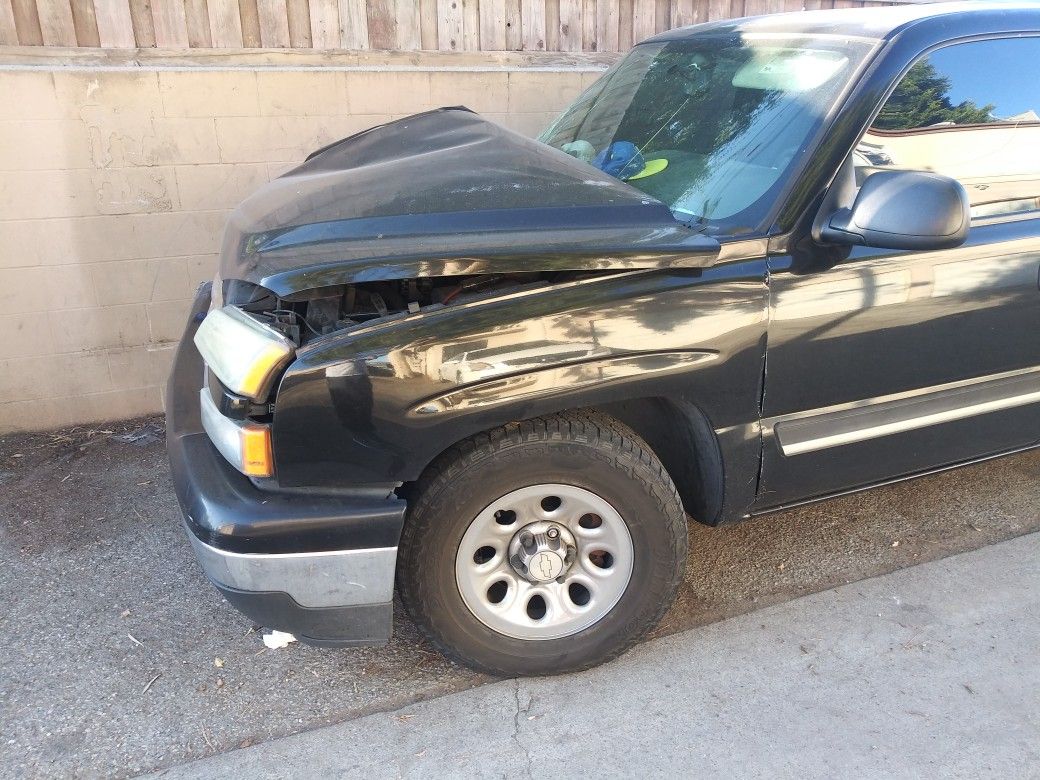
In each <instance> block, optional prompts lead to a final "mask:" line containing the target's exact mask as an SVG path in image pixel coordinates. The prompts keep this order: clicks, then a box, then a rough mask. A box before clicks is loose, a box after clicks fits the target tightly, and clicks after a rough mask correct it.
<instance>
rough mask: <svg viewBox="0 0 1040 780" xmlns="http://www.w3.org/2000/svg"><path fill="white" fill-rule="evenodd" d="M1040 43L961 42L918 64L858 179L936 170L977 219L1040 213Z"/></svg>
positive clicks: (887, 113)
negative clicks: (957, 187)
mask: <svg viewBox="0 0 1040 780" xmlns="http://www.w3.org/2000/svg"><path fill="white" fill-rule="evenodd" d="M1037 62H1040V38H1004V39H998V40H989V41H973V42H971V43H960V44H955V45H953V46H947V47H945V48H942V49H938V50H936V51H934V52H932V53H931V54H929V55H928V56H927V57H923V58H922V59H920V60H918V61H917V62H916V63H915V64H914V65H913V67H911V68H910V71H909V72H908V73H907V74H906V76H904V77H903V80H902V81H901V82H900V83H899V85H898V86H897V87H896V89H895V91H894V92H893V93H892V95H891V97H889V99H888V101H887V102H886V103H885V105H884V106H883V107H882V109H881V112H880V113H879V114H878V116H877V118H876V119H875V120H874V124H873V126H872V127H871V128H870V130H868V131H867V133H866V135H864V136H863V138H862V140H861V141H860V143H859V145H858V146H857V147H856V151H855V164H856V180H857V183H862V181H863V179H865V178H866V177H867V176H869V175H870V174H871V173H874V172H875V171H878V170H885V169H908V170H920V171H934V172H935V173H940V174H943V175H945V176H950V177H952V178H954V179H957V180H959V181H960V182H961V184H963V185H964V187H965V189H966V190H967V191H968V197H969V199H970V200H971V213H972V216H973V217H989V216H999V215H1006V214H1016V213H1020V212H1027V211H1034V210H1037V209H1040V78H1038V77H1037V73H1036V69H1035V63H1037Z"/></svg>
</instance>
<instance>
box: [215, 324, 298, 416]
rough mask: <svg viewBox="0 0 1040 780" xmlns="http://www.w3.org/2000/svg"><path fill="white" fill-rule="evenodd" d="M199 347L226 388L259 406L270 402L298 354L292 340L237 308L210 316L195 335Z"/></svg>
mask: <svg viewBox="0 0 1040 780" xmlns="http://www.w3.org/2000/svg"><path fill="white" fill-rule="evenodd" d="M195 345H196V346H197V347H198V348H199V354H201V355H202V359H203V360H205V361H206V365H208V366H209V367H210V369H211V370H212V371H213V373H214V374H216V375H217V378H218V379H220V381H221V382H223V384H224V386H225V387H227V388H228V389H229V390H230V391H231V392H233V393H237V394H238V395H244V396H245V397H246V398H250V399H252V400H253V401H256V402H257V403H260V402H262V401H264V400H266V399H267V396H268V395H269V394H270V392H271V385H272V384H273V383H274V380H275V377H277V376H278V372H279V371H280V370H281V369H283V368H285V366H287V365H288V364H289V361H290V360H292V357H293V354H294V353H295V351H296V347H295V345H294V344H293V343H292V342H291V341H289V339H287V338H286V337H285V336H283V335H282V334H281V333H279V332H278V331H276V330H275V329H274V328H272V327H269V326H267V325H264V324H263V323H262V322H260V321H258V320H256V319H254V318H253V317H250V316H249V315H248V314H246V313H245V312H244V311H242V310H241V309H239V308H238V307H237V306H224V307H222V308H220V309H214V310H213V311H211V312H210V313H209V314H207V315H206V319H204V320H203V321H202V325H200V326H199V329H198V330H197V331H196V332H195Z"/></svg>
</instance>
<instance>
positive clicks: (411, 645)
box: [0, 419, 1040, 777]
mask: <svg viewBox="0 0 1040 780" xmlns="http://www.w3.org/2000/svg"><path fill="white" fill-rule="evenodd" d="M162 433H163V432H162V426H161V420H158V419H149V420H139V421H135V422H132V423H127V424H122V425H118V426H109V427H106V428H80V429H75V430H72V431H64V432H59V433H44V434H35V435H17V436H6V437H2V438H0V517H2V520H0V588H2V592H3V593H4V609H2V610H0V777H26V776H44V777H48V776H49V777H69V776H76V775H78V776H90V777H93V776H100V775H105V776H131V775H135V774H140V773H143V772H149V771H155V770H161V769H163V768H167V767H174V766H178V765H182V764H185V763H186V762H191V761H194V760H196V759H199V758H204V757H207V756H213V755H217V754H221V753H224V752H226V751H229V750H234V749H236V748H240V747H242V746H249V745H255V744H261V743H265V742H272V741H275V740H278V739H280V738H282V737H286V736H288V735H292V734H296V733H299V732H305V731H309V730H313V729H318V728H321V727H325V726H329V725H333V724H340V723H346V722H348V721H353V720H357V719H358V718H362V717H365V716H368V715H373V714H378V713H384V712H397V711H399V710H400V709H401V708H402V707H409V706H414V705H415V704H416V702H421V701H424V700H430V699H433V698H436V697H440V696H444V695H445V694H451V693H455V692H460V691H469V690H476V691H477V693H476V694H475V695H476V696H478V697H479V696H481V695H483V692H485V691H487V692H490V691H492V690H498V688H495V687H494V685H490V686H489V683H495V682H496V681H494V680H491V679H490V678H487V677H485V676H481V675H477V674H474V673H472V672H470V671H469V670H467V669H463V668H460V667H458V666H455V665H453V664H450V663H448V662H447V661H445V660H444V659H443V658H442V657H441V656H440V655H438V654H437V653H436V652H435V651H434V650H433V649H432V648H431V647H430V646H428V645H427V644H426V643H425V642H423V641H422V640H421V638H420V636H419V633H418V631H417V630H416V628H415V626H413V625H412V624H411V623H410V622H409V621H408V620H407V619H406V618H405V617H403V615H402V614H401V612H400V610H398V614H397V617H396V619H395V635H394V638H393V639H392V641H391V642H390V644H389V645H388V646H386V647H383V648H366V649H359V650H319V649H315V648H308V647H302V646H299V645H290V646H289V647H288V648H285V649H283V650H267V649H265V648H264V646H263V644H262V642H261V640H260V637H259V635H258V633H257V631H256V627H254V626H252V625H251V624H250V622H249V621H248V620H247V619H246V618H244V617H242V616H241V615H239V614H238V613H237V612H235V611H234V610H232V609H231V608H230V607H229V606H228V605H227V604H226V603H224V602H223V601H222V599H221V598H220V596H219V594H217V592H216V591H215V590H214V589H213V588H212V586H210V585H209V583H208V582H207V581H206V580H205V578H204V577H203V575H202V573H201V571H200V570H199V569H198V567H197V565H196V563H195V561H194V559H193V557H192V554H191V549H190V547H189V545H188V542H187V540H186V539H185V537H184V535H183V531H182V529H181V525H180V520H179V512H178V509H177V506H176V501H175V499H174V497H173V493H172V489H171V486H170V482H169V476H168V471H167V467H166V461H165V453H164V449H163V441H162ZM1038 482H1040V452H1033V453H1027V454H1022V455H1018V456H1015V457H1011V458H1005V459H1001V460H996V461H992V462H989V463H985V464H982V465H979V466H975V467H971V468H967V469H961V470H957V471H952V472H948V473H945V474H941V475H937V476H933V477H928V478H925V479H921V480H917V481H914V482H908V483H903V484H899V485H894V486H890V487H886V488H883V489H879V490H875V491H870V492H867V493H862V494H859V495H855V496H847V497H844V498H840V499H835V500H832V501H828V502H825V503H821V504H818V505H815V506H812V507H806V508H802V509H798V510H794V511H789V512H785V513H781V514H776V515H772V516H767V517H762V518H757V519H755V520H751V521H748V522H745V523H742V524H738V525H734V526H731V527H727V528H720V529H709V528H704V527H702V526H699V525H696V524H693V525H691V527H690V549H691V554H690V559H689V562H688V568H687V575H686V580H685V582H684V584H683V587H682V590H681V593H680V597H679V599H678V602H677V604H676V606H675V608H674V609H672V610H671V612H670V613H669V614H668V615H667V616H666V618H665V620H664V622H663V624H662V627H661V629H660V630H659V631H658V633H657V636H659V637H663V636H667V635H670V634H674V633H676V632H679V631H686V630H689V629H691V628H695V627H698V626H708V625H709V624H713V623H715V622H716V621H719V620H722V619H724V618H728V617H733V616H737V615H743V614H746V613H752V612H755V611H756V610H762V609H763V608H766V607H769V606H771V605H777V604H782V603H785V602H788V601H791V600H792V599H795V598H798V597H800V596H804V595H806V594H810V593H815V592H819V591H823V590H827V589H829V588H833V587H835V586H838V585H842V584H845V583H848V582H856V581H859V580H863V579H865V578H868V577H873V576H877V575H880V574H884V573H887V572H892V571H896V570H900V569H904V568H906V567H911V566H914V565H915V564H919V563H922V562H926V561H932V560H939V559H942V558H945V557H947V556H950V555H953V554H955V553H960V552H964V551H967V550H975V549H979V548H983V547H986V546H987V545H991V544H993V543H996V542H1000V541H1003V540H1006V539H1011V538H1014V537H1018V536H1021V535H1023V534H1026V533H1029V532H1032V531H1037V530H1040V490H1037V488H1036V485H1037V484H1038ZM705 630H706V629H705ZM669 641H670V640H669ZM637 652H643V650H639V651H637ZM718 652H721V651H714V650H713V651H710V652H709V655H712V656H714V655H717V654H718ZM623 662H625V661H623ZM699 663H701V662H699V661H698V662H695V665H697V664H699ZM568 679H569V678H564V679H561V680H559V681H556V682H555V683H553V684H556V685H561V686H564V687H566V686H569V685H571V683H570V682H568ZM778 690H781V691H782V690H783V689H782V688H779V689H778ZM489 695H491V694H490V693H489ZM416 752H419V750H418V749H417V751H416Z"/></svg>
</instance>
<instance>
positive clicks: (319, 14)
mask: <svg viewBox="0 0 1040 780" xmlns="http://www.w3.org/2000/svg"><path fill="white" fill-rule="evenodd" d="M209 2H210V3H212V2H213V0H209ZM309 6H310V17H311V46H313V47H314V48H315V49H338V48H339V2H338V0H310V2H309Z"/></svg>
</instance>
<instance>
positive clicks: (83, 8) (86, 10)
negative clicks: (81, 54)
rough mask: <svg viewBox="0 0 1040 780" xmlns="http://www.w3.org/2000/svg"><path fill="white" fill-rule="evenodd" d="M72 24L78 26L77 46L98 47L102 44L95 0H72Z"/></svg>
mask: <svg viewBox="0 0 1040 780" xmlns="http://www.w3.org/2000/svg"><path fill="white" fill-rule="evenodd" d="M72 25H73V27H75V28H76V45H77V46H87V47H90V48H95V49H96V48H97V47H98V46H100V45H101V39H100V37H99V36H98V26H97V15H96V14H95V12H94V0H72Z"/></svg>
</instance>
